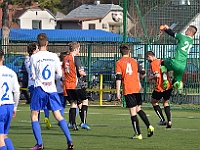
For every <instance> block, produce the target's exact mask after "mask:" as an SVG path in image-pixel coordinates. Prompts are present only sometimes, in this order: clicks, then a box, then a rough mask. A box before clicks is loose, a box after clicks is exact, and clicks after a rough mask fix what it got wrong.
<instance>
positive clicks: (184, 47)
mask: <svg viewBox="0 0 200 150" xmlns="http://www.w3.org/2000/svg"><path fill="white" fill-rule="evenodd" d="M175 38H176V39H177V40H178V44H177V47H176V52H175V57H174V59H175V61H179V62H182V63H183V62H185V63H186V61H187V57H188V54H189V53H190V49H191V47H192V44H193V38H192V37H189V36H186V35H183V34H181V33H176V34H175ZM180 65H181V64H180ZM184 65H185V64H184Z"/></svg>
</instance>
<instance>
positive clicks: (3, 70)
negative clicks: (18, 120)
mask: <svg viewBox="0 0 200 150" xmlns="http://www.w3.org/2000/svg"><path fill="white" fill-rule="evenodd" d="M3 61H4V52H3V51H2V50H0V87H1V90H0V98H1V100H0V118H1V119H0V150H14V146H13V143H12V141H11V139H10V138H9V137H8V131H9V128H10V123H11V120H12V117H13V118H14V117H15V116H16V113H17V112H16V111H17V106H18V102H19V96H20V90H19V88H20V86H19V83H18V79H17V75H16V73H15V72H14V71H13V70H11V69H9V68H7V67H6V66H3Z"/></svg>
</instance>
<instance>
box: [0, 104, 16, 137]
mask: <svg viewBox="0 0 200 150" xmlns="http://www.w3.org/2000/svg"><path fill="white" fill-rule="evenodd" d="M13 111H14V105H13V104H10V105H2V106H0V134H8V131H9V129H10V123H11V120H12V115H13Z"/></svg>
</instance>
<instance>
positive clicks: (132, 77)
mask: <svg viewBox="0 0 200 150" xmlns="http://www.w3.org/2000/svg"><path fill="white" fill-rule="evenodd" d="M116 72H117V73H121V75H122V81H123V85H124V94H125V95H127V94H132V93H139V92H140V90H141V84H140V80H139V76H138V63H137V61H136V60H135V59H133V58H130V57H122V58H121V59H120V60H118V61H117V63H116Z"/></svg>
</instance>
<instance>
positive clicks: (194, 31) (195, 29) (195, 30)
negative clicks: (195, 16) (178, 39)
mask: <svg viewBox="0 0 200 150" xmlns="http://www.w3.org/2000/svg"><path fill="white" fill-rule="evenodd" d="M189 27H190V28H192V29H193V30H192V31H193V34H194V35H195V34H196V32H197V27H196V26H194V25H190V26H189Z"/></svg>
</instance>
